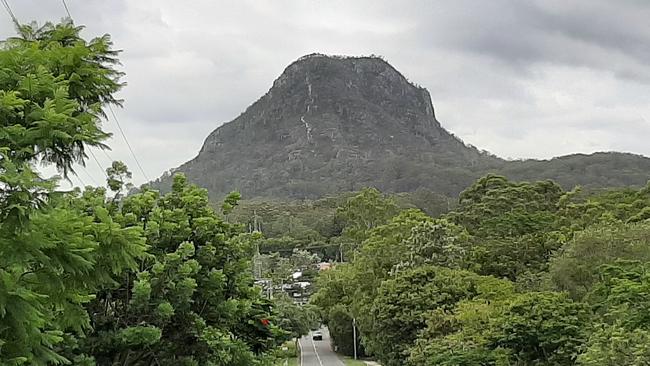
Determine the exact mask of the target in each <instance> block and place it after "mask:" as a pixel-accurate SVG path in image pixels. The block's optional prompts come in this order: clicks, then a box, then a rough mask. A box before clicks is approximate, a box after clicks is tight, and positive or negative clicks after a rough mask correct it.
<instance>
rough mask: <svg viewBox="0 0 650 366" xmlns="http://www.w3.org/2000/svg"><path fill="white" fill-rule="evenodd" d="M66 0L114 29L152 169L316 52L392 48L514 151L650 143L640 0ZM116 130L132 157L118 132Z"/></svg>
mask: <svg viewBox="0 0 650 366" xmlns="http://www.w3.org/2000/svg"><path fill="white" fill-rule="evenodd" d="M66 1H67V3H68V5H69V6H70V11H71V13H72V15H73V17H74V18H75V21H76V22H77V23H78V24H85V25H87V29H86V31H85V32H86V35H88V36H96V35H101V34H104V33H110V34H111V35H112V37H113V39H114V41H115V45H116V47H117V48H120V49H123V50H124V52H123V54H122V57H121V59H122V61H123V69H124V71H125V72H126V74H127V76H126V81H127V82H128V86H127V87H126V88H125V89H124V90H123V91H122V92H121V94H120V95H121V96H122V97H123V98H124V99H125V101H126V102H125V108H124V110H120V111H119V112H118V113H119V117H120V120H121V122H122V125H123V127H124V129H125V131H126V133H127V135H128V136H129V139H130V141H131V142H132V144H133V145H134V148H135V150H136V152H137V154H138V156H139V157H140V160H141V162H142V163H143V165H144V166H145V168H146V170H147V173H148V175H149V176H150V178H152V177H156V176H158V175H160V174H161V173H162V172H163V171H165V170H168V169H170V168H172V167H175V166H178V165H179V164H181V163H182V162H184V161H187V160H188V159H191V158H192V157H194V156H195V155H196V153H197V152H198V150H199V149H200V147H201V144H202V142H203V139H204V138H205V137H206V136H207V134H208V133H209V132H210V131H212V130H213V129H214V128H216V127H218V126H219V125H220V124H221V123H223V122H225V121H229V120H232V119H233V118H235V117H236V116H237V115H239V113H241V112H242V111H243V110H244V109H245V108H246V107H247V106H248V105H250V104H251V103H252V102H254V101H255V100H257V99H258V98H259V97H260V96H261V95H262V94H264V93H265V92H266V91H267V90H268V88H269V87H270V86H271V84H272V82H273V80H274V79H275V78H276V77H277V76H278V75H279V74H280V73H281V72H282V70H283V69H284V68H285V67H286V66H287V65H288V64H289V63H291V62H292V61H293V60H295V59H296V58H298V57H300V56H302V55H304V54H308V53H312V52H322V53H329V54H347V55H369V54H379V55H383V56H385V57H386V59H387V60H388V61H389V62H390V63H391V64H393V65H394V66H395V67H396V68H397V69H398V70H400V71H401V72H402V73H403V74H404V75H406V76H407V77H408V78H409V79H410V80H412V81H414V82H416V83H418V84H420V85H422V86H424V87H426V88H428V89H429V90H430V92H431V95H432V97H433V103H434V107H435V108H436V115H437V116H438V118H439V119H440V120H441V122H442V123H443V126H445V127H446V128H448V129H449V130H450V131H452V132H453V133H455V134H457V135H459V136H460V137H461V138H462V139H464V140H465V141H466V142H468V143H471V144H473V145H475V146H478V147H479V148H482V149H487V150H489V151H491V152H493V153H496V154H498V155H501V156H504V157H513V158H523V157H535V158H548V157H552V156H554V155H559V154H566V153H573V152H593V151H599V150H613V149H616V150H622V151H630V152H635V153H641V154H646V155H650V147H649V145H648V144H647V142H646V141H645V140H647V136H648V135H650V127H649V126H648V124H647V122H645V121H647V120H650V107H648V106H649V105H650V65H649V64H648V62H647V60H648V59H650V22H648V21H647V19H650V3H648V2H646V1H615V2H614V1H605V0H576V1H571V2H567V1H564V0H530V1H518V0H517V1H516V0H491V1H480V0H458V1H453V2H450V1H424V0H411V1H400V2H396V1H388V0H373V1H371V0H359V1H344V0H332V1H301V0H278V1H273V2H270V1H255V0H242V1H236V2H233V1H212V0H196V1H192V2H179V1H172V0H137V1H135V0H133V1H127V0H112V1H103V0H83V1H82V0H66ZM9 2H10V4H11V5H12V7H13V8H14V12H15V13H16V15H17V16H18V17H19V18H20V19H21V20H38V21H40V22H43V21H45V20H51V21H56V20H58V19H60V18H62V17H63V16H64V15H65V13H64V10H63V7H62V5H61V3H60V1H57V0H21V1H18V0H13V1H12V0H9ZM2 16H4V14H0V38H5V37H7V36H11V35H13V29H12V28H13V27H12V25H11V24H10V22H9V21H8V18H7V17H6V16H5V17H4V18H2ZM106 126H107V128H108V129H109V130H111V131H114V132H117V131H115V130H114V126H113V125H112V124H111V123H110V122H109V123H108V124H107V125H106ZM110 144H111V146H112V147H113V151H112V152H110V155H111V157H112V158H116V159H122V160H124V161H125V162H127V164H129V165H130V166H132V167H133V168H135V164H134V162H133V161H132V158H131V157H130V155H129V153H128V150H127V149H126V146H125V145H124V142H123V141H122V140H121V137H120V136H119V134H116V135H115V136H114V137H113V139H112V140H111V141H110ZM98 157H100V158H101V159H102V163H108V158H107V157H105V156H103V154H100V155H98ZM94 165H96V164H95V163H94V162H89V163H88V167H87V168H86V170H87V171H88V173H89V174H92V175H94V176H95V180H100V181H101V175H102V173H101V171H100V168H99V167H95V166H94ZM133 170H134V178H135V183H142V182H143V181H144V177H141V176H140V174H138V172H137V170H136V169H133ZM82 177H83V175H82ZM86 180H88V179H86Z"/></svg>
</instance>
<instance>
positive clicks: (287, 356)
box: [275, 341, 300, 366]
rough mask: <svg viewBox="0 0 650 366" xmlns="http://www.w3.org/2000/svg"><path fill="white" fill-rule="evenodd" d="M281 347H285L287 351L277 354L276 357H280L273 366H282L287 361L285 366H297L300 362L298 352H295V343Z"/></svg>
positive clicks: (290, 342) (288, 343) (291, 342)
mask: <svg viewBox="0 0 650 366" xmlns="http://www.w3.org/2000/svg"><path fill="white" fill-rule="evenodd" d="M283 346H284V347H286V348H287V350H286V351H282V352H281V354H278V357H280V359H279V360H278V361H276V362H275V366H284V365H285V363H284V362H285V361H287V363H286V365H287V366H298V365H299V363H300V361H298V358H299V357H300V355H299V351H298V350H297V347H296V343H295V342H294V341H289V342H287V343H285V344H284V345H283Z"/></svg>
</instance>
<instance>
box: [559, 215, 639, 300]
mask: <svg viewBox="0 0 650 366" xmlns="http://www.w3.org/2000/svg"><path fill="white" fill-rule="evenodd" d="M624 259H629V260H640V261H650V223H634V224H623V223H620V222H619V223H613V224H610V225H605V226H603V225H598V226H592V227H589V228H588V229H586V230H583V231H581V232H578V233H577V234H576V235H575V238H574V239H573V240H571V241H570V242H568V243H567V244H566V245H565V246H563V247H562V248H561V249H560V250H559V251H558V253H557V254H556V256H555V257H554V258H553V259H552V261H551V265H550V268H549V277H550V279H551V281H552V283H553V285H554V286H555V288H556V289H558V290H561V291H568V292H569V293H570V294H571V296H572V297H573V298H575V299H580V298H582V297H584V296H585V295H586V294H587V293H589V291H590V290H591V287H592V286H593V285H594V284H595V283H597V282H599V281H600V277H599V276H600V274H599V273H600V268H601V266H602V265H606V264H613V263H614V262H616V261H617V260H624Z"/></svg>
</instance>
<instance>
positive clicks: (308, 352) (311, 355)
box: [299, 328, 344, 366]
mask: <svg viewBox="0 0 650 366" xmlns="http://www.w3.org/2000/svg"><path fill="white" fill-rule="evenodd" d="M321 331H322V333H323V340H322V341H314V340H312V339H311V333H310V334H309V335H307V336H305V337H302V338H300V341H299V342H300V349H301V353H300V365H301V366H344V363H343V361H341V360H340V359H339V358H338V356H337V355H336V353H334V351H332V348H331V347H330V334H329V332H328V331H327V328H323V329H321Z"/></svg>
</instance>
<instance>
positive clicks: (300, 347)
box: [298, 338, 302, 366]
mask: <svg viewBox="0 0 650 366" xmlns="http://www.w3.org/2000/svg"><path fill="white" fill-rule="evenodd" d="M298 349H299V350H300V366H302V343H300V338H298Z"/></svg>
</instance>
